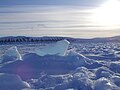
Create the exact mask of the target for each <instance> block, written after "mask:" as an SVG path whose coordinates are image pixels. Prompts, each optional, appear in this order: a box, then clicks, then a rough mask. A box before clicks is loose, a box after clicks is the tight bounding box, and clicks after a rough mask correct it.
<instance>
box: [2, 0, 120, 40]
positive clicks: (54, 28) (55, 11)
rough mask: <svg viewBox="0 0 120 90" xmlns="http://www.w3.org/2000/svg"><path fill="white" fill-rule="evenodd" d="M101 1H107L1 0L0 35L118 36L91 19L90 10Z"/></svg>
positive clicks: (117, 30) (113, 31)
mask: <svg viewBox="0 0 120 90" xmlns="http://www.w3.org/2000/svg"><path fill="white" fill-rule="evenodd" d="M103 1H106V0H0V5H1V6H2V7H0V36H20V35H21V36H23V35H25V36H67V37H80V38H93V37H108V36H115V35H119V34H120V31H119V29H118V28H110V27H104V26H99V25H96V23H93V22H92V21H91V18H90V17H91V15H92V14H93V9H94V8H97V7H99V5H101V4H102V3H103ZM6 5H7V6H6Z"/></svg>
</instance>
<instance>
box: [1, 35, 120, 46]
mask: <svg viewBox="0 0 120 90" xmlns="http://www.w3.org/2000/svg"><path fill="white" fill-rule="evenodd" d="M64 39H67V40H68V41H69V42H75V43H77V42H78V43H79V42H120V36H115V37H107V38H92V39H82V38H71V37H48V36H45V37H26V36H16V37H14V36H9V37H1V38H0V44H22V43H41V42H43V43H49V42H57V41H60V40H64Z"/></svg>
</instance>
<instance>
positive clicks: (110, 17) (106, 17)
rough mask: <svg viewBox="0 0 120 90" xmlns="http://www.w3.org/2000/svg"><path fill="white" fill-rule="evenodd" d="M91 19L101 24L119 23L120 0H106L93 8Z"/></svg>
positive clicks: (114, 24)
mask: <svg viewBox="0 0 120 90" xmlns="http://www.w3.org/2000/svg"><path fill="white" fill-rule="evenodd" d="M93 13H94V14H93V15H92V17H91V19H92V21H93V22H94V23H96V24H98V25H102V26H118V25H120V1H119V0H107V2H105V3H104V4H102V5H101V6H100V7H98V8H96V9H94V11H93Z"/></svg>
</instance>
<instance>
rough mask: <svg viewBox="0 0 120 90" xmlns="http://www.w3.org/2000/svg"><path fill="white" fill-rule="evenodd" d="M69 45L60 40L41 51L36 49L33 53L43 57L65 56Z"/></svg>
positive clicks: (65, 41)
mask: <svg viewBox="0 0 120 90" xmlns="http://www.w3.org/2000/svg"><path fill="white" fill-rule="evenodd" d="M69 44H70V42H69V41H67V40H61V41H58V42H56V43H55V44H54V45H53V46H52V45H49V46H45V47H44V48H42V49H36V50H35V53H36V54H38V55H40V56H45V55H59V56H64V55H65V54H66V51H67V49H68V46H69Z"/></svg>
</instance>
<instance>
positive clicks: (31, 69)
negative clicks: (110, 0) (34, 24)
mask: <svg viewBox="0 0 120 90" xmlns="http://www.w3.org/2000/svg"><path fill="white" fill-rule="evenodd" d="M63 42H64V44H63ZM10 47H12V48H10ZM43 47H44V48H43ZM9 48H10V49H9ZM17 48H19V49H17ZM0 49H1V52H0V54H1V55H0V56H4V54H5V55H7V56H10V55H11V56H12V57H16V56H17V58H10V57H8V58H7V59H6V58H5V59H4V60H6V61H7V60H10V59H11V61H12V62H7V63H1V64H0V73H5V74H6V73H7V75H5V76H4V77H3V76H2V74H0V83H1V87H0V90H1V88H5V87H6V85H7V84H9V82H7V83H5V85H3V84H2V81H1V80H4V81H5V82H6V81H10V80H8V79H12V80H11V84H10V85H11V86H10V88H12V87H17V86H21V85H22V86H21V87H22V88H21V89H23V90H120V43H118V42H117V43H116V42H104V43H103V42H101V43H100V42H99V43H90V42H89V43H87V42H86V43H72V42H71V43H70V44H69V42H68V41H66V40H63V41H59V42H57V43H40V44H23V45H17V46H14V45H3V46H0ZM8 49H9V50H10V52H9V53H7V54H6V53H5V52H8V51H9V50H8ZM11 49H12V50H11ZM18 50H19V51H18ZM36 50H37V52H35V51H36ZM47 50H48V51H49V52H47ZM11 52H15V53H11ZM16 52H17V53H18V54H16ZM31 52H34V53H31ZM53 52H54V53H53ZM20 54H21V55H22V56H21V55H20ZM19 55H20V57H21V58H22V60H19V59H20V58H19V57H18V56H19ZM11 74H12V75H13V74H15V76H14V77H13V76H11ZM8 77H9V78H8ZM7 78H8V79H7ZM18 78H19V79H18ZM20 78H21V79H20ZM14 82H19V84H17V85H16V83H14ZM24 85H25V86H26V87H25V88H28V89H24V88H23V86H24ZM2 90H7V89H2ZM8 90H10V89H8ZM12 90H15V89H12ZM17 90H19V89H17Z"/></svg>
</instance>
